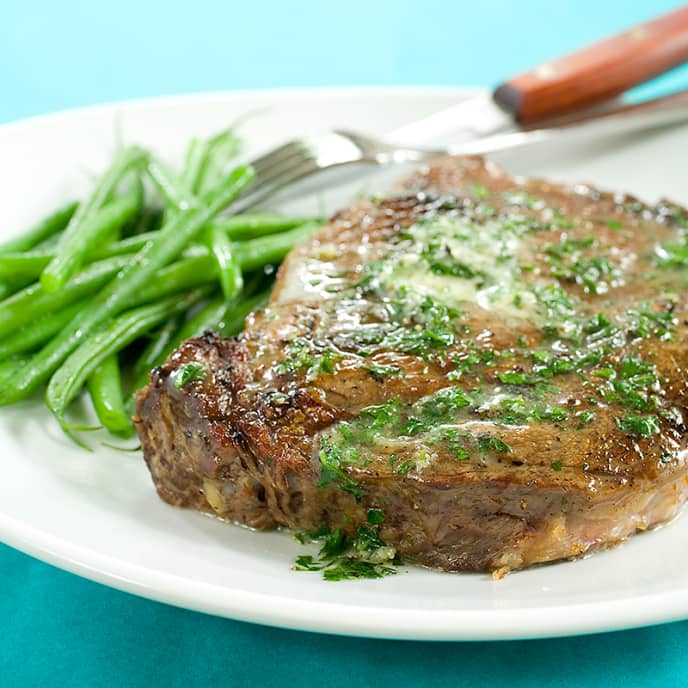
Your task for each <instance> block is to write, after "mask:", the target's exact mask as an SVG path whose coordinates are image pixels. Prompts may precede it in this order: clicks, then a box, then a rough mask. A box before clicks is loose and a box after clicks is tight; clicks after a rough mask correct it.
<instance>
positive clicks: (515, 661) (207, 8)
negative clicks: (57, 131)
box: [0, 0, 688, 688]
mask: <svg viewBox="0 0 688 688" xmlns="http://www.w3.org/2000/svg"><path fill="white" fill-rule="evenodd" d="M676 6H677V3H675V2H663V1H660V0H654V1H649V0H646V1H642V0H635V1H633V0H626V1H623V0H614V1H608V2H604V1H601V0H598V1H596V2H590V1H589V0H577V1H576V0H559V1H558V2H556V1H555V2H544V1H543V2H541V1H539V0H520V1H518V2H516V1H514V2H510V1H507V0H503V1H501V2H500V1H497V0H481V1H480V2H458V1H456V2H450V1H449V0H446V1H443V0H425V1H424V2H419V1H418V0H417V1H416V2H410V1H408V0H396V1H395V2H393V1H392V0H379V1H377V2H375V0H367V1H366V2H363V1H362V0H348V1H347V2H342V3H334V2H315V1H311V2H306V1H303V0H302V1H301V2H298V1H295V2H283V1H282V2H280V1H279V0H263V2H244V3H241V4H235V3H231V2H221V1H220V0H196V2H193V3H182V2H172V1H169V0H168V1H167V2H163V1H162V0H151V1H150V2H146V1H145V0H137V1H135V0H118V1H117V2H111V3H107V4H101V3H99V2H93V1H91V2H83V1H82V2H79V1H77V0H61V1H60V2H54V3H53V2H47V1H46V2H38V1H36V0H34V1H33V2H31V1H24V2H14V1H13V0H6V1H5V2H3V3H2V4H1V7H2V9H1V10H0V122H7V121H11V120H14V119H18V118H21V117H26V116H30V115H35V114H40V113H43V112H48V111H52V110H57V109H62V108H67V107H75V106H81V105H88V104H92V103H99V102H104V101H111V100H117V99H122V98H134V97H143V96H156V95H161V94H169V93H182V92H192V91H205V90H221V89H236V88H256V87H260V88H263V87H273V86H279V87H284V86H324V85H349V84H457V85H459V84H472V85H490V84H495V83H497V82H498V81H499V80H500V79H503V78H505V77H507V76H508V75H510V74H513V73H515V72H518V71H520V70H522V69H524V68H526V67H529V66H532V65H534V64H537V63H539V62H541V61H543V60H546V59H548V58H551V57H554V56H557V55H559V54H562V53H564V52H566V51H569V50H572V49H574V48H576V47H577V46H580V45H582V44H584V43H586V42H590V41H593V40H596V39H599V38H601V37H603V36H605V35H607V34H609V33H612V32H615V31H618V30H620V29H622V28H626V27H627V26H629V25H632V24H634V23H638V22H640V21H643V20H645V19H647V18H649V17H651V16H652V15H654V14H659V13H661V12H664V11H667V10H669V9H672V8H674V7H676ZM685 86H688V69H686V68H681V69H679V70H676V71H675V72H673V73H672V74H670V75H668V76H666V77H664V78H662V79H661V80H659V81H658V82H657V83H656V84H653V85H651V86H648V87H644V88H643V89H641V92H640V93H637V94H636V96H639V95H648V94H656V93H659V92H662V91H665V90H668V89H672V88H678V87H685ZM1 154H2V153H1V151H0V155H1ZM686 632H688V622H681V623H674V624H668V625H664V626H658V627H654V628H647V629H639V630H633V631H627V632H623V633H611V634H604V635H599V636H589V637H580V638H570V639H555V640H541V641H518V642H504V643H476V644H472V643H446V644H442V643H433V644H429V643H412V642H396V641H379V640H363V639H352V638H337V637H334V636H320V635H316V634H310V633H297V632H293V631H284V630H280V629H272V628H266V627H261V626H256V625H252V624H247V623H240V622H235V621H228V620H225V619H218V618H213V617H210V616H205V615H202V614H197V613H195V612H189V611H184V610H180V609H175V608H172V607H168V606H165V605H162V604H158V603H155V602H149V601H147V600H143V599H138V598H135V597H133V596H130V595H127V594H125V593H121V592H117V591H113V590H110V589H108V588H105V587H103V586H100V585H98V584H95V583H91V582H89V581H85V580H82V579H80V578H77V577H76V576H73V575H71V574H68V573H64V572H62V571H59V570H57V569H54V568H52V567H50V566H47V565H45V564H42V563H40V562H38V561H36V560H35V559H32V558H30V557H27V556H25V555H23V554H20V553H18V552H16V551H14V550H12V549H10V548H8V547H5V546H2V545H0V688H6V687H10V686H12V687H14V686H89V687H94V688H95V687H97V686H104V687H105V686H107V687H110V686H158V685H160V686H166V687H168V688H172V687H173V686H185V687H189V686H196V685H199V686H200V685H203V686H207V687H209V688H210V687H212V688H215V687H216V686H223V685H228V686H244V685H247V686H248V685H251V686H283V685H300V686H308V685H315V684H322V685H326V686H328V688H337V687H339V686H343V687H344V686H346V687H347V688H350V687H351V686H369V685H371V686H372V685H378V684H382V683H385V684H390V685H396V686H406V685H414V686H421V685H450V686H479V685H480V686H482V685H485V684H486V683H487V682H488V681H489V683H490V685H492V686H494V688H498V687H499V686H510V688H514V686H516V687H517V688H518V687H520V686H538V688H540V687H542V686H578V687H584V688H585V687H588V686H608V685H611V684H616V683H617V682H618V683H619V684H621V683H623V685H624V686H626V688H632V687H634V686H663V687H665V688H666V687H667V686H673V685H685V684H686V676H687V675H688V657H687V656H686V653H685V652H684V648H685V643H684V638H685V636H686Z"/></svg>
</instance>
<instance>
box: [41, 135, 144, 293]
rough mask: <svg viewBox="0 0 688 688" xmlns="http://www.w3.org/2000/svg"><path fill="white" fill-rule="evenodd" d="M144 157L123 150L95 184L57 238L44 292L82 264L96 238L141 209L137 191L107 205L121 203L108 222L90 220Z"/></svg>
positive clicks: (45, 272)
mask: <svg viewBox="0 0 688 688" xmlns="http://www.w3.org/2000/svg"><path fill="white" fill-rule="evenodd" d="M147 155H148V154H147V153H146V152H145V151H144V150H142V149H141V148H137V147H132V148H126V149H124V150H123V151H122V152H121V153H120V154H119V155H118V156H117V157H116V158H115V161H114V163H113V164H112V165H111V167H110V169H109V170H108V171H107V172H106V173H105V174H104V175H103V177H102V178H101V180H100V181H99V182H98V184H97V185H96V188H95V189H94V190H93V192H92V194H91V196H90V197H89V199H88V200H87V201H86V202H85V203H83V204H82V205H80V206H79V208H78V210H77V211H76V213H74V215H73V217H72V219H71V220H70V221H69V224H68V225H67V227H66V229H65V230H64V233H63V234H62V236H61V237H60V241H59V242H58V244H57V246H56V248H55V257H54V258H53V259H52V260H51V261H50V263H49V264H48V265H47V266H46V268H45V270H43V272H42V273H41V284H42V285H43V287H44V288H45V289H46V291H48V292H55V291H57V290H58V289H60V288H61V287H62V286H63V285H64V284H65V282H66V281H67V279H68V278H69V277H70V276H71V275H72V274H74V272H75V271H76V270H77V269H78V268H79V266H80V265H81V264H82V263H83V262H84V259H85V257H86V254H87V252H88V250H89V248H90V247H91V246H92V245H93V244H94V243H95V242H97V241H98V239H99V238H102V237H103V236H105V235H106V234H107V232H108V231H111V230H112V228H113V227H121V226H122V224H124V222H126V221H127V220H129V219H131V218H132V217H133V216H134V215H135V214H136V212H137V211H138V209H139V207H140V206H141V199H142V191H141V189H140V188H139V189H136V190H135V191H133V192H131V193H129V194H127V195H126V196H124V197H122V198H119V199H115V200H114V201H113V202H112V203H110V204H108V205H111V206H113V205H115V204H117V203H118V202H119V203H120V204H123V207H120V208H119V213H118V214H117V213H115V214H114V215H113V216H112V217H110V218H108V219H109V222H104V221H103V222H96V221H93V220H94V217H95V215H96V214H97V211H98V210H100V209H101V208H102V207H103V206H104V205H105V204H106V203H107V200H108V198H109V196H110V194H111V193H112V191H113V190H114V189H115V188H116V186H117V184H119V182H120V181H121V179H122V177H124V176H125V175H126V173H127V172H128V171H129V170H130V169H132V168H133V167H135V166H138V165H141V164H142V163H143V162H144V161H145V160H146V159H147Z"/></svg>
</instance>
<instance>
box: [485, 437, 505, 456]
mask: <svg viewBox="0 0 688 688" xmlns="http://www.w3.org/2000/svg"><path fill="white" fill-rule="evenodd" d="M478 450H479V451H480V453H481V454H489V453H490V452H491V451H495V452H498V453H500V454H510V453H511V447H510V446H509V445H508V444H506V443H505V442H503V441H502V440H500V439H499V437H495V436H494V435H480V436H479V437H478Z"/></svg>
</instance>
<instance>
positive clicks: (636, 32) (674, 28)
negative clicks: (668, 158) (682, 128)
mask: <svg viewBox="0 0 688 688" xmlns="http://www.w3.org/2000/svg"><path fill="white" fill-rule="evenodd" d="M687 60H688V6H683V7H681V8H679V9H677V10H675V11H673V12H670V13H669V14H666V15H664V16H661V17H659V18H657V19H654V20H652V21H649V22H647V23H645V24H641V25H639V26H636V27H634V28H632V29H629V30H627V31H624V32H623V33H620V34H618V35H616V36H613V37H611V38H607V39H605V40H603V41H601V42H599V43H595V44H593V45H591V46H588V47H587V48H583V49H582V50H579V51H577V52H574V53H571V54H570V55H566V56H564V57H561V58H559V59H556V60H553V61H551V62H547V63H545V64H542V65H540V66H539V67H536V68H534V69H531V70H530V71H528V72H525V73H523V74H520V75H518V76H515V77H513V78H512V79H509V80H508V81H506V82H505V83H503V84H501V85H500V86H498V87H497V88H496V89H495V90H494V91H493V92H491V93H489V92H486V93H482V94H480V95H478V96H474V97H472V98H468V99H466V100H464V101H462V102H461V103H459V104H458V105H454V106H452V107H450V108H448V109H446V110H441V111H439V112H436V113H434V114H432V115H430V116H429V117H425V118H424V119H421V120H419V121H415V122H412V123H411V124H407V125H405V126H403V127H400V128H399V129H396V130H394V131H393V132H390V133H389V134H388V135H387V136H386V137H385V139H386V140H387V141H390V142H393V143H399V144H403V145H406V146H422V145H425V144H428V143H432V142H438V141H442V142H443V143H445V144H455V143H458V142H461V141H466V140H470V139H476V138H484V137H486V136H489V135H492V134H498V133H503V132H507V131H513V130H515V129H522V128H533V127H535V126H538V125H541V124H543V123H544V122H547V121H549V120H552V119H555V118H558V117H561V116H563V115H567V114H570V113H572V112H575V111H578V110H582V109H585V108H590V107H592V106H594V105H598V104H600V103H602V102H604V101H606V100H610V99H612V98H614V97H615V96H617V95H619V94H620V93H623V92H624V91H626V90H628V89H630V88H632V87H633V86H637V85H638V84H641V83H643V82H645V81H648V80H650V79H652V78H653V77H655V76H657V75H659V74H662V73H663V72H666V71H668V70H670V69H672V68H673V67H676V66H677V65H679V64H681V63H683V62H685V61H687Z"/></svg>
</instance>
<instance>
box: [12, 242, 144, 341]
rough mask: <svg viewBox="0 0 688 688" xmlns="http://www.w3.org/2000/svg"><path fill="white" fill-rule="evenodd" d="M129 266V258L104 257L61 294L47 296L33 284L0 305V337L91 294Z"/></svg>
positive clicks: (78, 276) (68, 284) (82, 272)
mask: <svg viewBox="0 0 688 688" xmlns="http://www.w3.org/2000/svg"><path fill="white" fill-rule="evenodd" d="M130 263H131V257H129V256H117V257H114V258H107V259H106V260H101V261H98V262H96V263H91V265H89V266H88V267H87V268H85V269H84V270H82V271H81V272H80V273H79V274H78V275H76V276H75V277H73V278H72V279H71V280H70V281H69V282H68V283H67V284H66V285H65V286H64V288H63V289H61V290H60V291H58V292H56V293H54V294H48V293H46V291H45V290H44V289H43V287H41V285H40V284H38V283H36V284H32V285H31V286H30V287H27V288H26V289H22V290H21V291H19V292H17V293H16V294H13V295H12V296H10V297H9V298H8V299H5V300H4V301H2V302H1V303H0V337H5V336H7V335H8V334H9V333H10V332H14V331H15V330H16V329H17V328H19V327H22V326H23V325H26V324H27V323H29V322H31V321H32V320H35V319H36V318H38V317H40V316H42V315H45V314H46V313H50V312H52V311H55V310H57V309H59V308H64V307H65V306H67V305H69V304H70V303H74V301H77V300H79V299H81V298H83V297H84V296H88V295H90V294H93V293H94V292H95V291H97V290H98V289H100V288H101V287H103V286H104V285H105V284H106V283H107V282H109V281H110V280H111V279H112V278H113V277H114V276H115V275H116V274H117V273H118V272H119V271H120V270H121V269H122V268H124V267H125V266H127V265H129V264H130Z"/></svg>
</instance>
